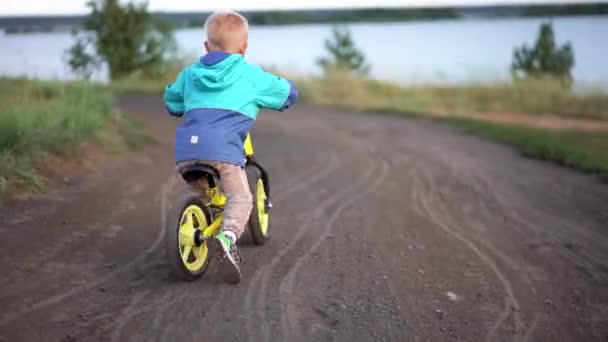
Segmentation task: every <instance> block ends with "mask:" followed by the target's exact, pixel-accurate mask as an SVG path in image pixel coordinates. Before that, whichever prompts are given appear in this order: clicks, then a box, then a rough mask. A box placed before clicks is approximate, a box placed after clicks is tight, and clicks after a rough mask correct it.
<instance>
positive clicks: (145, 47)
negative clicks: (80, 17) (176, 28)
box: [67, 0, 174, 79]
mask: <svg viewBox="0 0 608 342" xmlns="http://www.w3.org/2000/svg"><path fill="white" fill-rule="evenodd" d="M87 7H89V9H90V11H91V12H90V14H89V15H88V16H87V17H86V18H85V20H84V22H83V27H82V28H83V29H84V31H85V32H84V33H76V34H75V36H76V42H75V43H74V45H73V46H72V47H71V48H70V49H68V51H67V53H68V64H69V65H70V67H71V68H72V70H74V72H76V73H83V72H84V71H85V70H86V71H87V72H85V73H84V75H85V76H86V75H87V74H88V71H89V70H90V69H91V68H95V67H96V66H97V65H98V64H99V61H103V62H105V63H107V65H108V68H109V71H110V78H112V79H116V78H120V77H124V76H127V75H129V74H130V73H132V72H134V71H135V70H143V71H144V72H154V71H155V70H158V69H159V68H160V67H161V66H162V64H163V62H164V61H165V57H166V54H165V51H168V50H169V51H170V50H171V47H172V45H173V44H174V41H173V35H172V30H171V27H170V26H169V25H168V24H166V23H164V22H162V21H160V20H159V19H157V18H155V17H153V16H152V15H151V14H150V13H149V12H148V9H147V3H141V4H134V3H131V2H129V3H126V4H121V3H120V2H119V1H118V0H90V1H89V2H87ZM87 51H94V53H88V52H87Z"/></svg>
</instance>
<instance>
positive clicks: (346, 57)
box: [317, 27, 370, 74]
mask: <svg viewBox="0 0 608 342" xmlns="http://www.w3.org/2000/svg"><path fill="white" fill-rule="evenodd" d="M325 49H326V50H327V52H329V55H330V56H329V57H322V58H319V59H318V60H317V63H318V64H319V65H320V66H321V67H322V68H323V70H324V71H325V72H326V73H327V72H328V71H331V70H333V69H342V70H352V71H356V72H358V73H360V74H367V73H368V72H369V69H370V67H369V65H367V64H366V63H365V56H364V55H363V52H361V50H359V49H357V47H356V46H355V42H354V41H353V39H352V35H351V33H350V31H349V30H348V29H347V28H341V27H334V28H333V31H332V37H331V38H330V39H326V40H325Z"/></svg>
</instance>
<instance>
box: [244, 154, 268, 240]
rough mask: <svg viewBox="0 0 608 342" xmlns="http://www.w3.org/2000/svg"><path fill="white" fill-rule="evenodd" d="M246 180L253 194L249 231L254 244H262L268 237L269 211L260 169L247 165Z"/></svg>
mask: <svg viewBox="0 0 608 342" xmlns="http://www.w3.org/2000/svg"><path fill="white" fill-rule="evenodd" d="M246 171H247V181H248V182H249V188H250V190H251V194H252V195H253V210H251V215H250V216H249V223H248V226H249V231H250V232H251V236H252V237H253V242H254V243H255V244H256V245H263V244H264V243H265V242H266V240H268V238H270V211H269V210H268V208H267V207H266V204H267V203H266V199H267V198H268V196H267V194H266V188H265V187H264V182H263V181H262V176H261V174H260V170H258V169H257V168H256V167H252V166H250V167H247V169H246Z"/></svg>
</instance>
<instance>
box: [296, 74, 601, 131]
mask: <svg viewBox="0 0 608 342" xmlns="http://www.w3.org/2000/svg"><path fill="white" fill-rule="evenodd" d="M297 84H298V85H299V86H300V88H301V94H302V99H303V100H304V101H306V102H309V103H314V104H319V105H331V106H338V107H345V108H352V109H358V110H363V111H385V112H409V113H452V112H459V113H467V112H468V113H483V112H486V113H487V112H499V113H514V114H527V115H547V114H548V115H556V116H563V117H568V118H575V119H576V118H591V119H599V120H608V94H606V93H602V92H601V90H596V91H592V92H589V93H584V94H574V93H572V92H571V91H568V90H566V89H564V88H563V87H562V86H561V84H560V83H559V82H558V81H554V80H539V81H531V80H528V81H519V82H516V83H514V84H508V83H495V84H489V85H488V84H483V85H482V84H464V85H459V86H433V85H409V86H402V85H398V84H394V83H389V82H385V81H377V80H371V79H367V78H363V77H358V76H356V75H353V74H352V73H349V72H341V71H334V72H331V73H329V74H327V75H325V76H323V77H306V78H300V79H297Z"/></svg>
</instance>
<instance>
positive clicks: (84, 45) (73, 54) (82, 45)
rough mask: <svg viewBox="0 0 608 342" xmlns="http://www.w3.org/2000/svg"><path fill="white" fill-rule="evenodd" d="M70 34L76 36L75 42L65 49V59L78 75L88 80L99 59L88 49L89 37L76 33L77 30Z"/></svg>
mask: <svg viewBox="0 0 608 342" xmlns="http://www.w3.org/2000/svg"><path fill="white" fill-rule="evenodd" d="M72 35H74V36H75V37H76V42H74V45H72V46H71V47H70V48H69V49H68V50H67V51H66V57H67V60H66V61H67V63H68V65H69V67H70V69H72V71H73V72H74V73H75V74H76V75H77V76H78V77H80V78H81V79H84V80H89V79H90V78H91V76H92V75H93V72H95V70H96V69H98V68H99V64H100V63H99V59H98V58H97V57H96V56H95V55H94V54H93V53H91V52H90V51H89V50H90V46H91V45H92V44H91V41H90V39H91V37H90V36H87V35H78V32H77V31H73V32H72Z"/></svg>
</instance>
